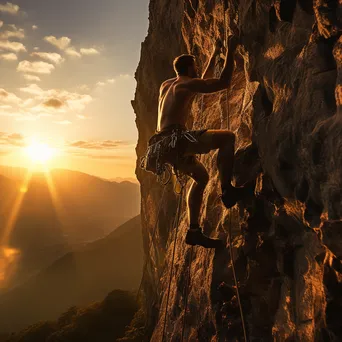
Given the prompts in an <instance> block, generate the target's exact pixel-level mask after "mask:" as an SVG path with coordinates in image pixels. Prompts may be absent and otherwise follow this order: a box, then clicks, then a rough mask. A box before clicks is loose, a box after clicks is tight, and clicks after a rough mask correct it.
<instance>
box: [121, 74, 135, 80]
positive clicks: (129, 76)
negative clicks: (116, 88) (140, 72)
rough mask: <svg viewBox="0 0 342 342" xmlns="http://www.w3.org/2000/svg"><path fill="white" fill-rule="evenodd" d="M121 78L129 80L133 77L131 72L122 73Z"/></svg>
mask: <svg viewBox="0 0 342 342" xmlns="http://www.w3.org/2000/svg"><path fill="white" fill-rule="evenodd" d="M119 78H121V79H124V80H128V79H130V78H132V76H131V75H130V74H120V75H119Z"/></svg>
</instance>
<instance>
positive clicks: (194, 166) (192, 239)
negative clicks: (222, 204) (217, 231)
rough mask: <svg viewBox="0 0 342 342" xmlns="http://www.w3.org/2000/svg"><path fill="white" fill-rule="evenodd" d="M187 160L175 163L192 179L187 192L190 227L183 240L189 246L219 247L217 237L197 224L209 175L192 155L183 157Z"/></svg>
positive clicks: (221, 244) (220, 243)
mask: <svg viewBox="0 0 342 342" xmlns="http://www.w3.org/2000/svg"><path fill="white" fill-rule="evenodd" d="M185 160H187V162H184V163H181V164H180V165H177V169H178V170H179V171H180V172H182V173H184V174H186V175H188V176H189V177H191V178H192V179H193V183H192V184H191V187H190V191H189V194H188V215H189V221H190V227H189V230H188V231H187V234H186V237H185V242H186V243H187V244H188V245H191V246H196V245H198V246H202V247H205V248H219V247H222V246H223V243H222V241H221V240H219V239H212V238H209V237H208V236H206V235H204V234H203V232H202V229H201V227H200V226H199V223H198V221H199V214H200V209H201V205H202V199H203V192H204V189H205V187H206V185H207V183H208V181H209V175H208V172H207V170H206V169H205V167H204V166H203V164H202V163H201V162H199V161H198V160H197V159H196V158H195V157H194V156H189V157H187V158H185Z"/></svg>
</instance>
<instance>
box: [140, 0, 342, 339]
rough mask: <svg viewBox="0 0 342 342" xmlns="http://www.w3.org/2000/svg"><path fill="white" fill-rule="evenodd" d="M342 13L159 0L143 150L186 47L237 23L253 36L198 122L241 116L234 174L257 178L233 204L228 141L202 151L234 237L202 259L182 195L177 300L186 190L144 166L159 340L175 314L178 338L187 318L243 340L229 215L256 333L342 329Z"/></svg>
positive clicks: (170, 330) (199, 332)
mask: <svg viewBox="0 0 342 342" xmlns="http://www.w3.org/2000/svg"><path fill="white" fill-rule="evenodd" d="M339 18H341V2H338V1H337V0H311V1H310V0H240V1H234V0H229V1H227V0H226V1H224V0H221V1H220V0H216V1H215V0H211V1H209V0H206V1H204V0H174V1H169V0H151V1H150V27H149V32H148V36H147V38H146V40H145V42H144V43H143V45H142V53H141V61H140V64H139V67H138V69H137V72H136V78H137V81H138V86H137V91H136V97H135V100H134V101H133V107H134V109H135V112H136V114H137V127H138V130H139V142H138V146H137V155H138V157H140V156H141V155H142V154H143V152H144V150H145V148H146V143H147V140H148V138H149V137H150V135H152V134H153V132H154V130H155V127H156V119H157V100H158V90H159V86H160V84H161V83H162V82H163V81H164V80H165V79H167V78H169V77H172V76H173V70H172V61H173V59H174V58H175V57H176V56H177V55H179V54H181V53H189V52H191V53H193V54H195V55H196V56H197V57H198V60H199V64H200V65H201V66H203V65H204V63H205V61H206V60H207V58H208V55H209V53H210V52H211V49H212V45H213V42H214V41H215V39H216V38H217V37H221V38H224V37H225V36H226V35H227V32H228V33H229V31H234V30H235V28H236V27H238V28H239V29H240V32H241V36H242V43H243V44H242V46H241V48H240V50H239V54H237V56H236V69H235V74H234V79H233V82H232V87H231V89H230V90H229V92H228V96H227V93H226V92H225V91H223V92H221V93H217V94H211V95H206V96H203V98H202V96H198V99H197V100H196V101H195V102H194V105H193V108H192V116H191V120H190V121H189V123H188V124H189V126H192V125H193V126H194V127H195V128H204V127H205V128H227V127H228V124H229V127H230V128H231V129H232V130H233V131H234V132H235V133H236V136H237V152H236V164H235V183H236V184H237V185H240V184H242V183H245V182H246V181H249V180H252V179H255V180H256V182H257V186H256V191H255V197H254V198H253V199H251V200H249V201H248V202H245V203H239V205H237V206H236V207H235V208H233V209H231V210H230V211H228V210H226V209H225V208H224V207H223V206H222V205H221V203H220V200H219V197H218V195H219V184H218V174H217V170H216V167H215V160H216V152H212V153H210V154H208V155H205V156H202V157H201V160H202V162H203V163H204V164H205V166H206V167H207V168H208V170H209V174H210V177H211V180H210V182H209V185H208V187H207V189H206V191H205V194H204V204H203V210H202V215H201V222H202V225H203V227H204V230H205V232H206V233H207V234H211V235H212V236H220V237H221V238H223V239H224V240H225V241H226V243H227V249H226V250H224V251H221V252H215V251H211V250H204V249H202V248H194V255H193V260H192V262H191V263H190V248H189V247H187V246H186V245H185V243H184V236H185V231H186V229H187V226H188V222H187V217H186V211H185V203H183V204H182V211H181V215H180V224H179V231H178V235H177V242H176V248H175V264H174V269H173V277H172V280H171V286H170V292H169V293H170V297H169V303H168V307H167V308H166V303H167V294H168V286H169V271H170V267H171V261H172V254H173V247H174V241H175V236H176V234H175V233H176V230H175V229H174V228H173V220H174V217H175V213H176V209H177V208H176V207H177V196H176V195H174V193H173V191H172V186H171V185H168V186H167V188H166V190H165V196H162V193H163V187H162V186H161V185H159V184H158V183H157V181H156V179H155V177H154V176H153V175H150V174H147V173H145V172H143V171H141V170H139V169H137V175H138V178H139V181H140V183H141V193H142V221H143V234H144V248H145V252H146V260H147V266H148V267H147V273H146V276H145V278H144V281H143V288H144V293H145V298H144V304H145V309H146V330H145V338H146V340H151V341H162V336H163V329H164V322H165V341H179V340H180V337H181V333H182V326H183V322H184V319H185V337H184V340H185V341H235V340H238V341H243V333H242V328H241V319H240V316H239V310H238V306H237V301H236V293H235V288H234V282H233V275H232V266H231V260H230V256H229V249H228V247H229V243H228V242H229V238H228V236H229V234H228V232H229V225H231V229H232V235H233V236H232V240H233V255H234V263H235V267H236V271H237V278H238V282H239V290H240V295H241V302H242V307H243V311H244V317H245V322H246V329H247V335H248V339H249V340H250V341H341V340H342V325H341V319H340V317H341V313H342V274H341V271H342V267H341V258H342V220H341V217H342V198H341V196H342V135H341V133H342V111H341V104H342V90H341V89H342V88H341V81H342V69H341V67H342V57H341V50H342V38H341V36H340V34H341V26H340V24H341V23H339V22H338V20H339ZM218 69H219V65H218ZM202 101H203V111H202V110H201V103H202ZM228 118H229V119H228ZM160 203H161V204H162V205H161V212H160V215H159V222H158V224H157V233H156V235H155V237H154V239H153V241H152V232H153V230H154V226H155V224H156V222H157V214H158V206H159V204H160ZM188 267H190V275H191V276H190V282H189V286H188V290H189V294H188V310H187V313H186V315H185V310H184V308H185V296H186V291H185V288H186V286H185V285H186V275H187V274H188V273H187V272H188V270H189V269H188ZM166 310H167V312H166ZM165 317H166V319H165Z"/></svg>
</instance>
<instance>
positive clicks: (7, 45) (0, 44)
mask: <svg viewBox="0 0 342 342" xmlns="http://www.w3.org/2000/svg"><path fill="white" fill-rule="evenodd" d="M0 50H8V51H13V52H20V51H26V48H25V46H24V45H23V44H22V43H18V42H10V41H9V40H0Z"/></svg>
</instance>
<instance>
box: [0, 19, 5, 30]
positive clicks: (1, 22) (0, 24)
mask: <svg viewBox="0 0 342 342" xmlns="http://www.w3.org/2000/svg"><path fill="white" fill-rule="evenodd" d="M2 26H4V22H3V21H2V20H0V28H1V27H2Z"/></svg>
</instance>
